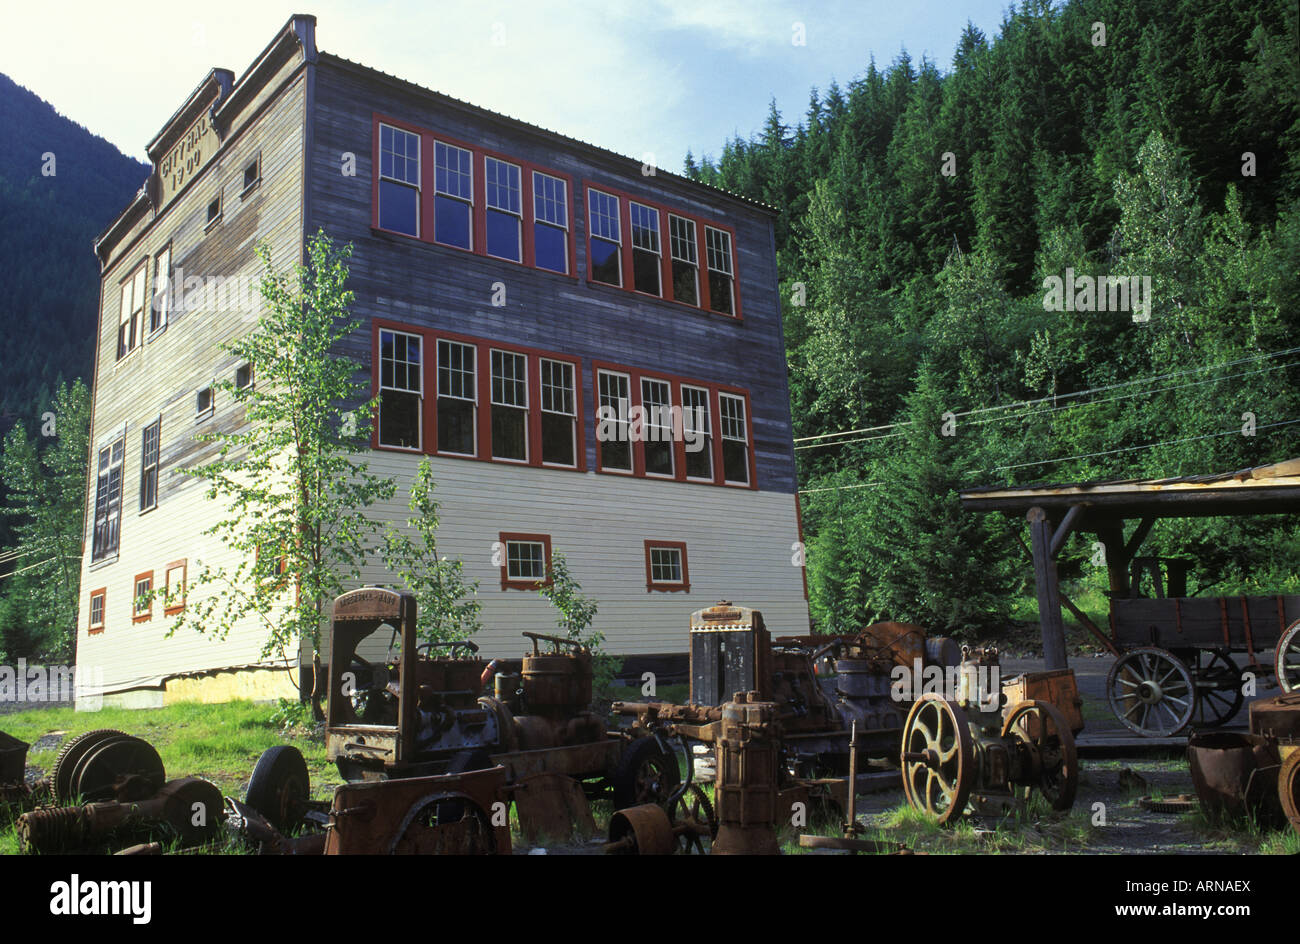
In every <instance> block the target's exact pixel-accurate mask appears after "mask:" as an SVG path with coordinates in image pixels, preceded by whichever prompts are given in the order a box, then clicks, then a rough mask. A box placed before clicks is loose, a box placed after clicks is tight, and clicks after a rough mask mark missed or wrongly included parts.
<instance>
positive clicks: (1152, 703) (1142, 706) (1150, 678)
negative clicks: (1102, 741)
mask: <svg viewBox="0 0 1300 944" xmlns="http://www.w3.org/2000/svg"><path fill="white" fill-rule="evenodd" d="M1106 695H1107V697H1108V698H1109V699H1110V710H1111V711H1113V712H1115V717H1116V718H1118V719H1119V720H1120V723H1121V724H1123V725H1124V727H1126V728H1128V729H1129V730H1130V731H1132V732H1134V733H1135V734H1140V735H1142V736H1143V737H1172V736H1174V735H1175V734H1177V733H1178V732H1179V731H1181V730H1183V728H1185V727H1187V725H1188V724H1190V723H1191V720H1192V714H1193V712H1194V711H1195V710H1196V683H1195V682H1193V681H1192V673H1191V670H1190V669H1188V668H1187V666H1186V665H1185V664H1184V663H1183V660H1181V659H1179V658H1178V657H1177V656H1175V655H1174V654H1173V653H1172V652H1168V651H1166V650H1164V649H1158V648H1156V647H1155V646H1143V647H1141V648H1139V649H1131V650H1129V651H1128V652H1126V653H1124V655H1122V656H1120V657H1119V659H1117V660H1116V661H1115V664H1114V665H1113V666H1111V670H1110V675H1109V676H1108V677H1107V679H1106Z"/></svg>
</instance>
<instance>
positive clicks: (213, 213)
mask: <svg viewBox="0 0 1300 944" xmlns="http://www.w3.org/2000/svg"><path fill="white" fill-rule="evenodd" d="M219 222H221V194H217V196H216V198H215V199H214V200H213V201H212V202H211V203H209V204H208V225H209V226H213V225H215V224H217V223H219Z"/></svg>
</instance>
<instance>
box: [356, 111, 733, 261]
mask: <svg viewBox="0 0 1300 944" xmlns="http://www.w3.org/2000/svg"><path fill="white" fill-rule="evenodd" d="M381 123H382V124H386V125H389V126H390V127H393V128H398V129H400V130H402V131H407V132H410V133H411V134H415V135H419V138H420V205H419V206H418V207H417V208H416V210H417V215H418V219H419V231H420V235H419V236H412V235H411V234H410V233H402V232H398V231H397V230H391V229H384V228H383V227H381V226H380V225H379V167H380V162H379V125H380V124H381ZM370 132H371V133H370V138H371V146H370V162H371V174H370V183H371V194H370V228H371V229H372V230H374V231H375V232H379V233H387V234H390V235H393V236H400V237H403V238H405V239H413V240H416V241H417V242H421V243H427V244H428V245H430V246H439V247H441V248H443V249H452V250H455V251H457V252H472V253H473V254H474V255H476V256H482V257H483V258H485V259H491V260H493V261H495V262H504V263H506V264H507V265H517V266H521V267H523V268H528V269H534V270H536V271H538V272H549V273H550V274H552V275H559V276H564V277H567V278H571V279H573V280H574V281H577V278H578V253H577V245H576V241H575V238H574V230H575V227H574V219H573V215H574V214H573V207H574V189H573V177H572V175H570V174H566V173H564V172H563V171H559V170H554V169H552V168H550V167H547V166H545V165H542V164H535V163H533V162H532V161H527V160H524V159H523V158H520V157H515V156H513V155H511V154H504V153H502V152H500V151H494V150H492V149H490V148H485V147H480V146H478V145H475V144H471V143H469V142H468V141H461V140H459V139H458V138H453V137H450V136H449V135H445V134H442V133H440V132H434V131H432V130H430V129H428V128H423V127H421V126H419V125H416V124H412V123H411V122H409V121H403V120H402V119H400V118H393V117H392V116H390V115H385V114H381V113H379V112H372V113H371V127H370ZM434 141H441V142H442V143H443V144H450V145H452V146H454V147H458V148H464V149H465V150H467V151H469V152H470V168H471V171H472V173H473V176H474V181H473V184H474V206H473V207H472V209H471V222H470V240H471V244H472V246H473V248H472V249H461V248H460V247H459V246H451V245H448V244H447V243H440V242H436V241H435V240H434V238H433V232H434V230H433V206H434V199H433V198H434V160H433V142H434ZM489 157H494V158H496V159H497V160H499V161H505V162H506V163H508V164H513V165H515V166H516V167H518V168H519V172H520V173H519V176H520V181H519V184H520V199H521V200H522V206H521V209H522V211H523V216H522V227H521V230H522V232H521V234H520V236H521V247H520V248H521V250H522V252H521V255H522V257H523V260H522V261H521V262H515V261H514V260H512V259H503V258H501V257H500V256H489V255H488V254H487V180H486V176H487V175H486V170H485V167H486V164H487V162H486V160H485V158H489ZM533 171H538V172H540V173H543V174H546V175H547V176H548V177H554V178H556V179H557V180H563V181H564V182H565V186H566V187H567V188H568V189H567V194H566V197H567V202H566V209H567V211H568V214H567V215H568V229H567V230H566V232H565V244H566V246H567V250H568V251H567V257H568V266H569V271H568V272H556V271H555V270H554V269H545V268H540V267H539V266H537V264H536V261H537V257H536V251H535V247H534V238H533V224H534V223H535V222H536V220H535V218H534V214H535V210H536V207H535V206H534V204H533ZM732 245H733V246H734V245H735V237H734V236H733V237H732ZM732 254H733V255H734V254H735V250H734V249H733V250H732ZM733 265H734V262H733Z"/></svg>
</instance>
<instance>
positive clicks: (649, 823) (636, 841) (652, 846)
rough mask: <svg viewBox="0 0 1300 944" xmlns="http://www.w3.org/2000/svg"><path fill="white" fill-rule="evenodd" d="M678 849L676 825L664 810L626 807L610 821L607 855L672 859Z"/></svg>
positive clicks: (615, 813)
mask: <svg viewBox="0 0 1300 944" xmlns="http://www.w3.org/2000/svg"><path fill="white" fill-rule="evenodd" d="M676 848H677V837H676V835H674V834H673V824H672V822H671V821H670V820H669V819H668V814H667V813H666V812H665V811H664V808H663V807H662V806H659V805H657V804H654V803H643V804H641V805H640V806H627V807H624V808H623V809H621V810H616V811H615V812H614V815H613V816H611V817H610V818H609V845H608V846H606V847H605V851H606V852H607V853H609V854H611V855H672V854H673V850H675V849H676Z"/></svg>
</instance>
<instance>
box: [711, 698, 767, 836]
mask: <svg viewBox="0 0 1300 944" xmlns="http://www.w3.org/2000/svg"><path fill="white" fill-rule="evenodd" d="M759 698H760V696H759V693H758V692H737V693H736V696H735V699H734V700H733V701H729V702H727V703H726V704H724V705H723V706H722V719H721V721H720V722H719V728H718V735H717V738H716V739H715V741H714V745H713V746H714V750H715V751H716V752H717V758H718V776H717V780H716V782H715V785H714V800H715V803H716V806H717V816H718V835H717V838H716V839H714V841H713V846H712V849H711V853H712V854H713V855H779V854H780V852H781V847H780V844H779V843H778V842H777V838H776V819H777V793H778V792H779V777H780V767H781V728H780V724H779V723H778V722H777V720H776V712H777V706H776V704H775V703H773V702H767V701H760V700H759Z"/></svg>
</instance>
